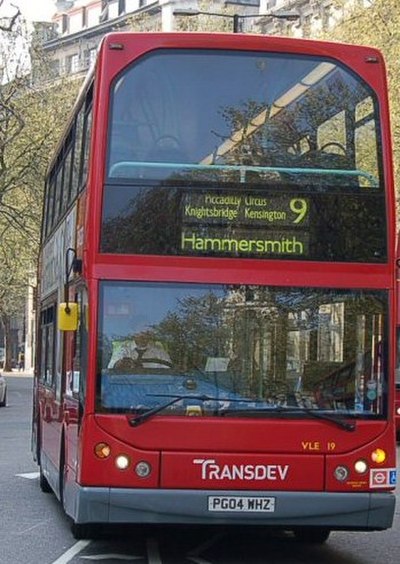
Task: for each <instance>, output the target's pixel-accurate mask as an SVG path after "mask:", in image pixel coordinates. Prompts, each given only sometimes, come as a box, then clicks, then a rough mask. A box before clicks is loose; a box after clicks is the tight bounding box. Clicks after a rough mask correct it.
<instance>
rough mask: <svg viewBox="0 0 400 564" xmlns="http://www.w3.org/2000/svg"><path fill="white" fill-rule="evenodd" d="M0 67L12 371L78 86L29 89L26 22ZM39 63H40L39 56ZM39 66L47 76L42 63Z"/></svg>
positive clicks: (4, 301) (3, 297)
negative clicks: (50, 182) (50, 178)
mask: <svg viewBox="0 0 400 564" xmlns="http://www.w3.org/2000/svg"><path fill="white" fill-rule="evenodd" d="M2 39H3V41H2V43H1V57H0V59H1V61H2V62H3V65H2V66H1V67H0V77H1V86H0V257H1V259H0V260H1V263H2V268H1V269H0V320H1V323H2V325H3V329H4V334H5V345H6V350H7V353H6V363H5V369H6V370H7V369H10V368H11V350H10V326H11V319H12V318H13V317H15V316H19V315H21V313H22V311H23V309H24V302H25V295H26V289H27V283H28V279H29V277H30V276H31V275H32V270H33V269H34V268H35V266H34V265H35V263H36V256H37V249H38V242H39V229H40V220H41V210H42V200H43V190H44V177H45V171H46V167H47V165H48V163H49V156H50V155H51V154H52V152H53V150H54V147H55V144H56V142H57V139H58V137H59V135H60V131H61V129H62V128H63V126H64V124H65V120H66V116H67V115H68V112H69V111H70V108H71V105H72V100H73V99H74V98H75V96H76V93H77V90H78V86H79V85H78V84H75V83H71V82H69V83H61V82H60V83H58V84H57V85H55V84H53V85H52V86H51V87H41V88H40V89H39V88H37V87H34V86H33V85H32V84H31V76H30V74H29V73H28V70H29V66H28V58H27V51H26V48H25V45H27V44H28V41H29V35H28V31H27V28H26V27H25V25H24V23H23V22H20V21H19V20H16V22H14V26H13V27H12V28H11V29H10V30H9V31H7V32H6V34H5V32H3V33H2ZM36 57H38V58H39V57H42V55H41V54H40V53H39V52H36ZM40 64H41V66H42V68H43V72H45V69H46V65H47V62H46V60H45V58H44V57H42V59H41V60H40Z"/></svg>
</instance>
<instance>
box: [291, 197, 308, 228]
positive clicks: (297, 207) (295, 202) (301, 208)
mask: <svg viewBox="0 0 400 564" xmlns="http://www.w3.org/2000/svg"><path fill="white" fill-rule="evenodd" d="M289 207H290V211H292V212H293V213H295V214H296V215H297V217H296V218H295V219H294V220H293V223H300V222H301V221H303V219H304V218H305V217H306V215H307V212H308V204H307V200H305V199H304V198H292V199H291V200H290V204H289Z"/></svg>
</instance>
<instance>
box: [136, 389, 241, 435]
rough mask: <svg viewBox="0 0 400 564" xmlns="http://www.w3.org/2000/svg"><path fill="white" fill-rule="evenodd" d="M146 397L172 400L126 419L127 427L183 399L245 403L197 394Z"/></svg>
mask: <svg viewBox="0 0 400 564" xmlns="http://www.w3.org/2000/svg"><path fill="white" fill-rule="evenodd" d="M148 395H151V396H157V397H164V398H172V399H170V401H167V402H165V403H162V404H160V405H156V406H155V407H152V408H151V409H148V410H147V411H145V412H144V413H141V414H140V415H137V416H136V417H132V418H130V419H128V421H129V425H132V427H137V426H138V425H140V424H141V423H144V422H145V421H147V419H149V418H150V417H153V415H156V414H157V413H159V412H160V411H163V410H164V409H166V408H167V407H170V406H171V405H174V403H178V401H181V400H184V399H188V400H196V401H201V402H204V401H238V402H242V401H246V400H245V399H236V398H225V397H222V398H221V397H212V396H207V395H205V394H199V395H194V394H187V395H186V394H184V395H179V396H172V395H170V394H148ZM247 401H248V400H247Z"/></svg>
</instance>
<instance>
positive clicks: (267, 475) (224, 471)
mask: <svg viewBox="0 0 400 564" xmlns="http://www.w3.org/2000/svg"><path fill="white" fill-rule="evenodd" d="M193 464H198V465H199V466H200V468H201V479H202V480H270V481H275V480H286V478H287V474H288V471H289V465H288V464H285V465H284V466H283V465H281V464H224V465H220V464H218V463H217V461H216V460H214V459H212V458H195V459H194V460H193Z"/></svg>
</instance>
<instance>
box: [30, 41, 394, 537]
mask: <svg viewBox="0 0 400 564" xmlns="http://www.w3.org/2000/svg"><path fill="white" fill-rule="evenodd" d="M394 209H395V202H394V188H393V174H392V161H391V147H390V130H389V109H388V101H387V86H386V79H385V68H384V61H383V59H382V56H381V54H380V53H379V52H378V51H376V50H374V49H372V48H368V47H356V46H350V45H346V46H343V45H339V44H333V43H322V42H315V41H304V40H294V39H287V38H278V37H262V36H247V35H246V36H245V35H243V36H242V35H236V34H235V35H229V34H226V35H219V34H211V35H210V34H174V33H169V34H152V33H147V34H129V33H122V34H111V35H109V36H107V37H106V38H105V39H104V41H103V42H102V44H101V47H100V50H99V55H98V59H97V62H96V65H95V68H94V69H93V72H91V74H90V76H89V77H88V78H87V80H86V82H85V85H84V87H83V89H82V92H81V94H80V97H79V100H78V101H77V104H76V106H75V110H74V112H73V114H72V117H71V120H70V122H69V124H68V127H67V128H66V130H65V133H64V135H63V137H62V139H61V142H60V144H59V146H58V149H57V153H56V156H55V158H54V159H53V161H52V164H51V166H50V168H49V173H48V177H47V183H46V197H45V206H44V216H43V218H44V220H43V233H42V246H41V256H40V271H39V279H40V286H39V293H38V295H39V306H38V312H39V315H38V335H39V338H38V354H37V367H36V375H35V386H34V413H33V452H34V456H35V458H36V460H37V461H38V464H39V466H40V485H41V488H42V489H43V490H44V491H49V490H53V491H54V492H55V493H56V495H57V496H58V498H59V499H60V500H61V502H62V504H63V507H64V509H65V511H66V513H67V514H68V515H69V516H70V517H71V518H72V521H73V532H74V534H75V536H76V537H82V536H84V535H89V534H90V531H91V528H92V526H93V525H95V524H97V523H158V524H163V523H164V524H167V523H171V524H172V523H186V524H215V525H219V524H232V525H265V526H273V527H281V528H284V529H287V530H293V531H294V533H295V535H296V536H297V537H299V538H301V539H308V540H310V541H315V542H323V541H324V540H326V539H327V537H328V535H329V533H330V531H331V530H362V531H366V530H379V529H386V528H388V527H390V526H391V524H392V520H393V514H394V504H395V498H394V493H393V490H394V488H395V482H396V463H395V425H394V391H395V379H394V372H395V361H396V358H395V357H396V355H395V349H396V334H395V333H396V331H395V329H396V316H395V312H396V287H395V235H394V232H395V215H394Z"/></svg>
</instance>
